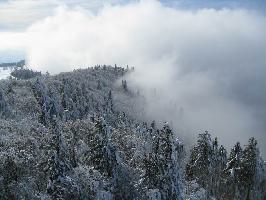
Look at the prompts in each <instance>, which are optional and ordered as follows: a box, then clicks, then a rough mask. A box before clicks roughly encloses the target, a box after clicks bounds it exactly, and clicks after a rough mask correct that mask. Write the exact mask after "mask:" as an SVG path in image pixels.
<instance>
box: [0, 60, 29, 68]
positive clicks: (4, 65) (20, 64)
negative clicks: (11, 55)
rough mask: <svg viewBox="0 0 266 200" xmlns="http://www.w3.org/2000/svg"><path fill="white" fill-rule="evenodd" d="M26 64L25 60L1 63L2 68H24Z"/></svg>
mask: <svg viewBox="0 0 266 200" xmlns="http://www.w3.org/2000/svg"><path fill="white" fill-rule="evenodd" d="M24 66H25V60H20V61H18V62H11V63H0V67H1V68H23V67H24Z"/></svg>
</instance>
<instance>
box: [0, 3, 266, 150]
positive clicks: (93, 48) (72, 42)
mask: <svg viewBox="0 0 266 200" xmlns="http://www.w3.org/2000/svg"><path fill="white" fill-rule="evenodd" d="M265 35H266V19H265V16H262V15H259V14H256V13H254V12H250V11H248V10H238V9H222V10H213V9H200V10H196V11H189V10H178V9H173V8H168V7H165V6H163V5H161V4H160V3H158V2H157V1H141V2H138V3H130V4H127V5H124V6H121V5H116V6H110V5H109V6H105V7H104V8H103V9H101V10H99V12H97V13H94V12H90V11H88V10H85V9H82V8H76V9H74V10H73V9H68V8H67V7H61V8H60V9H58V10H57V12H56V14H55V15H53V16H50V17H48V18H46V19H45V20H41V21H38V23H35V24H33V25H32V26H30V27H29V28H28V29H27V30H26V31H25V32H23V33H13V34H11V33H0V40H2V41H0V42H1V44H4V45H1V47H0V50H3V49H5V48H16V47H19V48H24V49H25V50H26V53H27V60H28V61H29V64H30V66H33V67H37V69H38V70H43V71H46V70H48V71H50V72H53V73H57V72H60V71H69V70H72V69H74V68H76V67H77V66H79V67H80V66H81V67H85V66H86V67H87V66H91V65H94V64H105V63H106V64H114V63H117V64H119V65H123V66H126V64H129V65H130V66H135V68H136V72H135V73H134V74H133V75H132V76H130V77H129V82H130V84H131V85H135V86H136V87H139V88H141V89H142V91H143V92H144V94H145V96H146V98H147V100H148V105H147V107H146V110H147V116H146V117H147V118H149V119H151V118H155V119H157V120H165V119H166V120H171V121H172V122H173V124H176V126H175V128H176V129H177V130H180V131H181V132H184V133H186V134H189V135H191V134H196V133H198V132H199V131H203V130H205V129H208V130H210V131H213V133H214V134H216V135H217V136H219V138H220V139H221V140H222V141H223V142H226V143H228V144H229V145H232V144H233V143H234V142H236V141H237V140H240V141H241V142H243V141H247V139H248V137H251V136H256V137H257V138H259V139H260V140H259V143H260V144H261V147H263V146H266V145H265V144H266V141H265V135H264V133H263V131H265V130H266V127H263V126H260V124H262V125H263V124H265V118H264V117H265V115H266V114H265V113H266V103H265V102H266V96H265V95H264V94H263V91H264V89H265V87H264V86H266V81H264V77H263V75H262V74H265V73H264V72H265V64H266V60H265V55H266V40H265ZM2 38H4V39H2ZM154 88H156V92H155V94H154V91H155V90H154ZM264 100H265V101H264ZM262 110H263V111H262ZM263 151H264V152H266V149H264V150H263Z"/></svg>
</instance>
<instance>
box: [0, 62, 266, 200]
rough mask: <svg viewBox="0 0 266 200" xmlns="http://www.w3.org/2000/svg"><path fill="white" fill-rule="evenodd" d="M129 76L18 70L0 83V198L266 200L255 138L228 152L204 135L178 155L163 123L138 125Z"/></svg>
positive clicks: (99, 70) (102, 70) (112, 71)
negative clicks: (159, 124) (43, 72)
mask: <svg viewBox="0 0 266 200" xmlns="http://www.w3.org/2000/svg"><path fill="white" fill-rule="evenodd" d="M129 71H130V70H129V69H124V68H120V67H117V66H115V67H111V66H95V67H92V68H88V69H82V70H81V69H80V70H75V71H73V72H68V73H61V74H58V75H55V76H51V75H49V74H45V75H42V74H40V73H38V72H33V71H31V70H23V69H22V70H17V71H16V72H15V73H13V77H15V78H10V79H8V80H7V79H5V80H2V81H0V191H1V192H0V199H72V200H73V199H84V200H87V199H99V200H100V199H101V200H105V199H107V200H108V199H117V200H120V199H121V200H122V199H127V200H130V199H149V200H159V199H162V200H168V199H171V200H172V199H173V200H174V199H191V200H192V199H212V198H213V199H229V200H230V199H254V200H255V199H256V200H257V199H258V200H263V199H265V198H266V188H265V185H266V182H265V178H266V177H265V163H264V161H263V160H262V159H261V158H260V156H259V150H258V148H257V144H256V140H255V139H254V138H251V139H250V141H249V142H248V144H247V145H246V146H245V147H244V148H243V147H241V146H240V144H239V143H237V144H236V146H235V147H234V148H233V149H232V151H231V152H230V153H229V155H227V153H226V150H225V148H224V147H223V146H220V145H219V144H218V141H217V139H211V136H210V134H209V133H208V132H205V133H202V134H200V135H199V139H198V142H197V144H196V145H195V146H194V147H193V148H192V149H191V152H189V151H187V152H185V145H184V144H183V142H182V141H180V140H179V139H177V137H176V134H175V133H174V132H173V130H172V129H171V127H170V126H169V125H168V124H167V123H165V124H164V125H163V126H158V125H156V122H155V121H152V123H147V122H143V121H140V119H138V117H137V116H138V115H141V114H142V113H141V112H142V111H143V110H142V109H141V106H140V104H141V102H142V98H143V97H142V96H140V94H138V93H137V92H135V91H133V90H131V89H130V87H129V86H128V84H127V80H126V78H125V74H126V73H128V72H129ZM136 102H137V103H136ZM132 113H134V114H132ZM151 120H152V119H151ZM236 142H237V141H236ZM242 148H243V149H242ZM186 156H187V157H189V158H188V159H185V157H186Z"/></svg>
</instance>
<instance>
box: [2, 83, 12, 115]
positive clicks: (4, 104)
mask: <svg viewBox="0 0 266 200" xmlns="http://www.w3.org/2000/svg"><path fill="white" fill-rule="evenodd" d="M9 115H10V110H9V107H8V104H7V102H6V100H5V98H4V93H3V90H2V89H1V88H0V117H7V116H9Z"/></svg>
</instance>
